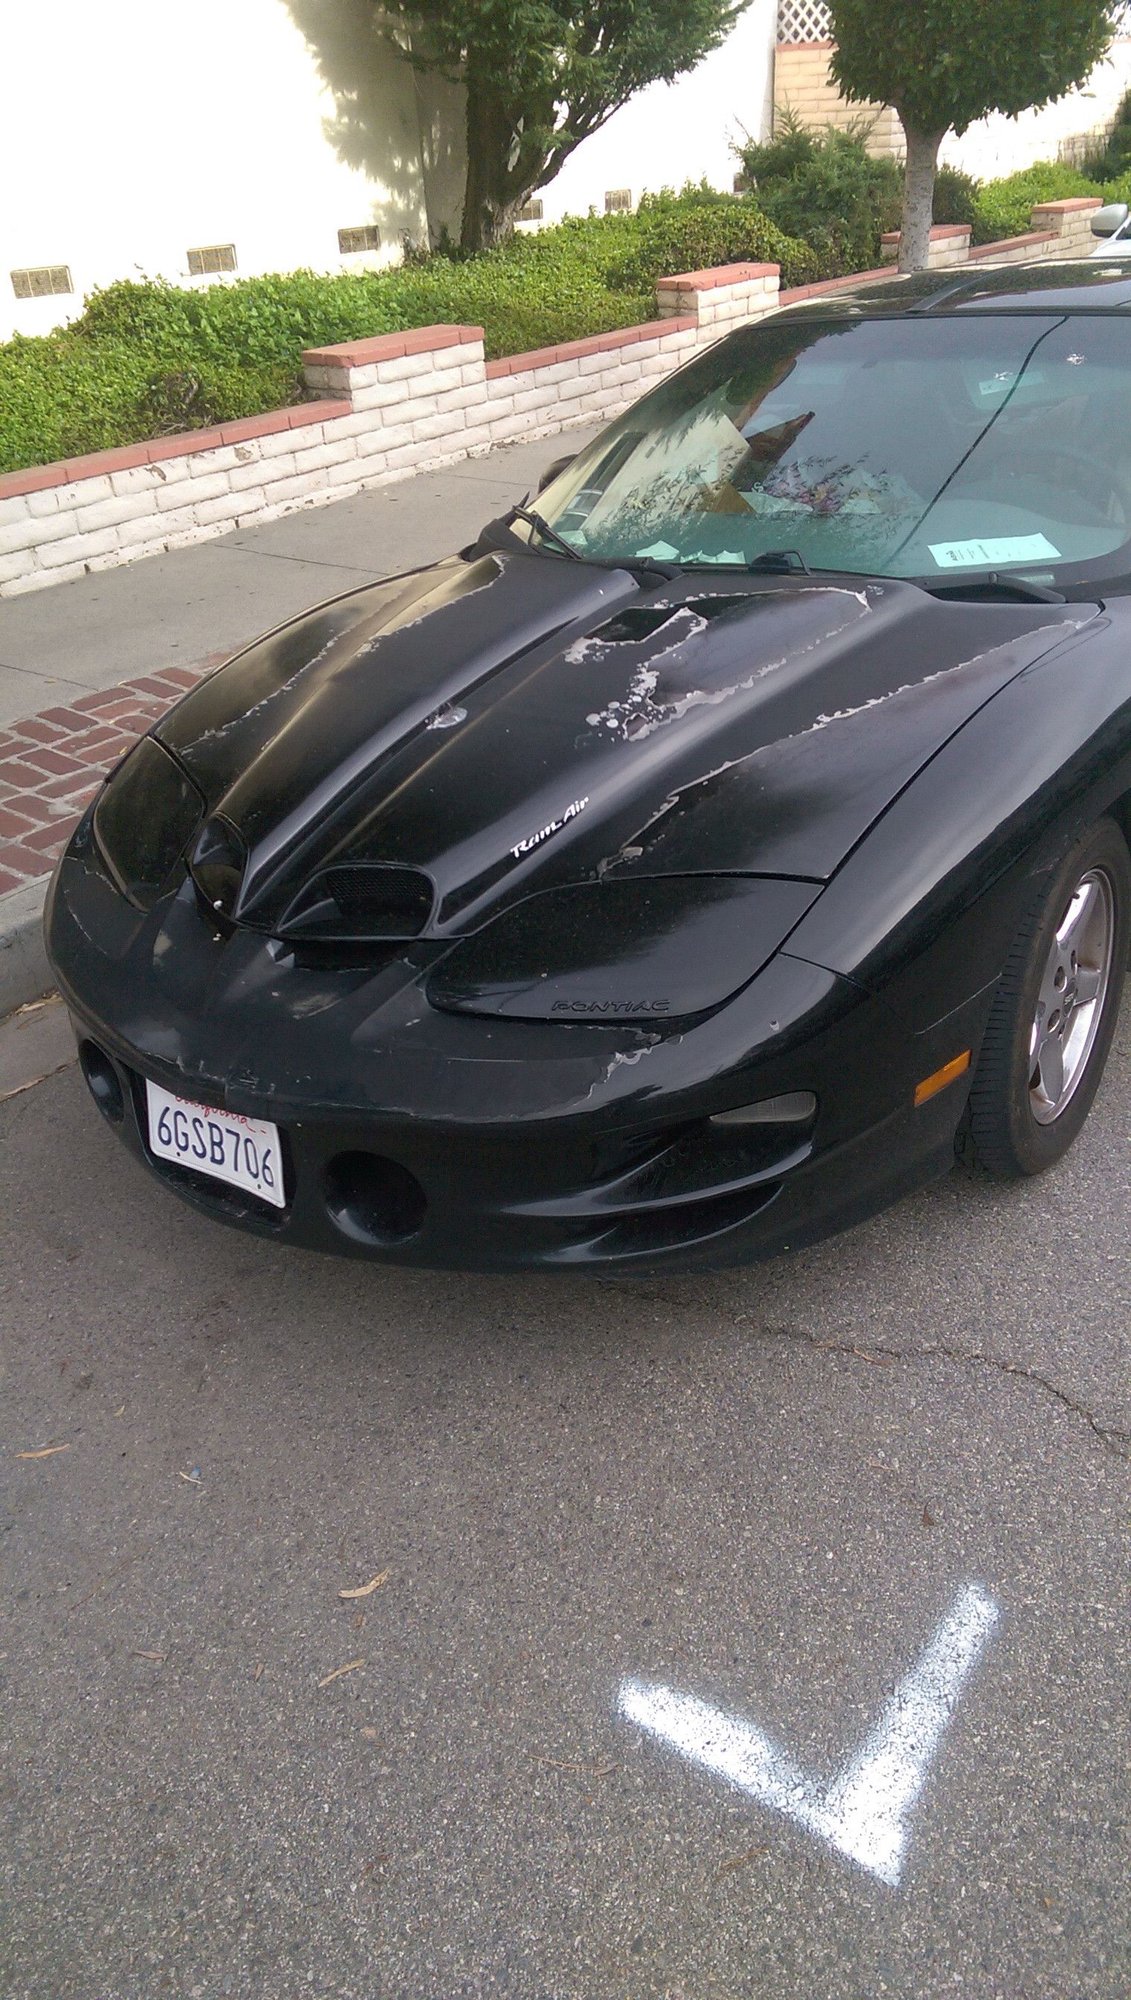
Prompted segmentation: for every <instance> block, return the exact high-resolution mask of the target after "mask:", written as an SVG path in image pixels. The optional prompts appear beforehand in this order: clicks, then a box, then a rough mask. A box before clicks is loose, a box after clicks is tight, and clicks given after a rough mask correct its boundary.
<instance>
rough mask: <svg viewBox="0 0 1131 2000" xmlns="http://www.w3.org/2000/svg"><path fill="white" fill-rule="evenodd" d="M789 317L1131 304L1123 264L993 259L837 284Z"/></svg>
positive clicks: (1118, 308) (1099, 308)
mask: <svg viewBox="0 0 1131 2000" xmlns="http://www.w3.org/2000/svg"><path fill="white" fill-rule="evenodd" d="M782 310H783V312H787V313H788V314H789V315H790V317H791V318H797V319H802V318H812V319H817V318H820V319H828V318H829V317H830V316H832V315H836V316H837V317H839V316H840V315H842V314H843V315H844V317H845V318H850V319H857V318H860V317H861V316H865V317H867V318H869V319H871V318H880V317H885V316H887V315H889V314H897V313H898V314H913V315H914V316H915V317H916V318H918V317H919V316H920V315H924V316H928V315H929V316H930V317H931V318H936V317H938V316H939V315H940V314H946V313H969V312H979V313H988V312H1013V313H1019V312H1021V313H1030V312H1031V313H1050V312H1052V313H1065V312H1068V313H1096V312H1102V313H1122V312H1128V311H1131V270H1129V269H1128V266H1127V263H1126V262H1123V263H1113V264H1112V265H1110V266H1109V265H1105V264H1103V263H1102V262H1096V261H1094V260H1091V259H1089V261H1088V262H1086V263H1078V264H1069V263H1063V264H1059V263H1055V262H1053V261H1052V260H1051V259H1049V260H1048V261H1047V262H1044V263H1040V264H993V263H990V262H989V261H988V260H987V261H986V262H982V261H979V262H978V263H977V265H975V266H973V267H971V268H967V269H964V270H959V271H954V270H951V271H914V272H908V273H906V274H904V275H902V276H893V277H891V278H880V279H875V278H873V279H871V280H870V281H869V282H867V283H865V284H862V285H853V286H851V287H847V286H846V287H843V288H841V287H839V286H838V288H837V289H836V290H835V291H829V292H827V293H825V294H824V296H822V295H821V294H820V293H816V294H815V295H813V296H810V297H809V298H807V299H805V300H804V301H799V302H798V303H797V304H796V305H786V306H783V308H782Z"/></svg>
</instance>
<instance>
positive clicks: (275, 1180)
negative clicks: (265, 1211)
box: [145, 1078, 286, 1208]
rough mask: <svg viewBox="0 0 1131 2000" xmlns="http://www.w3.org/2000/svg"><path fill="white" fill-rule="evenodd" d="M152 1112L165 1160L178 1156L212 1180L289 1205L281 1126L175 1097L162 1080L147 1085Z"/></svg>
mask: <svg viewBox="0 0 1131 2000" xmlns="http://www.w3.org/2000/svg"><path fill="white" fill-rule="evenodd" d="M145 1096H146V1105H147V1109H148V1112H149V1145H150V1150H151V1152H154V1153H156V1155H157V1157H158V1159H159V1160H175V1162H176V1164H177V1165H178V1166H179V1167H191V1168H192V1169H193V1171H194V1172H195V1173H198V1174H207V1175H208V1176H209V1178H210V1179H211V1180H214V1181H227V1183H228V1186H229V1187H237V1188H243V1190H244V1192H245V1193H246V1194H257V1195H258V1196H259V1199H260V1200H261V1201H270V1202H273V1203H274V1205H275V1207H276V1208H284V1207H285V1206H286V1196H285V1195H284V1193H283V1155H282V1151H281V1149H280V1146H279V1128H278V1126H277V1125H271V1124H269V1123H268V1121H267V1119H266V1118H241V1117H240V1116H239V1114H238V1113H237V1112H235V1111H217V1110H216V1109H215V1108H214V1107H213V1106H212V1105H210V1104H194V1103H193V1102H192V1100H191V1099H190V1098H187V1097H174V1096H173V1093H172V1091H169V1090H162V1088H161V1086H160V1084H158V1083H150V1082H149V1080H148V1078H147V1079H146V1084H145Z"/></svg>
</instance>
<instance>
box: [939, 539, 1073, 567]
mask: <svg viewBox="0 0 1131 2000" xmlns="http://www.w3.org/2000/svg"><path fill="white" fill-rule="evenodd" d="M927 546H928V547H929V549H930V551H931V554H932V555H933V556H934V559H935V561H936V563H937V564H938V566H939V568H940V569H984V568H985V567H986V566H987V564H993V563H1019V562H1048V561H1049V559H1050V557H1051V558H1053V559H1055V558H1057V557H1059V555H1060V550H1059V549H1054V547H1053V545H1052V543H1051V542H1050V541H1049V539H1048V536H1047V535H994V536H993V537H992V538H991V539H990V540H989V541H985V542H929V543H928V545H927Z"/></svg>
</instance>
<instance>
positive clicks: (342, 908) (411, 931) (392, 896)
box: [282, 861, 435, 943]
mask: <svg viewBox="0 0 1131 2000" xmlns="http://www.w3.org/2000/svg"><path fill="white" fill-rule="evenodd" d="M434 901H435V890H434V889H433V886H432V880H431V877H430V876H428V875H425V874H424V872H423V870H421V869H419V868H398V867H394V866H392V865H391V864H390V863H388V862H380V861H352V862H341V863H339V864H338V866H337V867H334V868H327V869H326V870H325V871H324V873H323V874H321V875H318V876H316V877H315V879H314V881H313V882H312V883H311V884H310V886H309V888H308V889H306V890H305V891H304V892H303V894H302V896H301V897H300V898H299V900H298V902H297V903H296V904H295V905H294V906H293V908H292V909H291V911H290V913H289V915H288V917H287V919H286V922H285V923H284V924H283V926H282V935H283V936H284V937H303V938H311V939H318V938H325V939H331V938H335V939H340V940H343V941H346V942H357V943H361V942H364V941H366V940H368V939H374V940H377V939H386V938H387V939H396V938H414V937H419V935H420V933H421V931H422V930H423V929H424V927H425V925H426V924H427V922H428V919H429V917H430V916H431V914H432V905H433V902H434Z"/></svg>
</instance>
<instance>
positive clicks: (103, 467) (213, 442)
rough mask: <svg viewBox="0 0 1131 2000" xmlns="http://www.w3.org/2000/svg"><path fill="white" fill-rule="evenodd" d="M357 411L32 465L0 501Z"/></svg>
mask: <svg viewBox="0 0 1131 2000" xmlns="http://www.w3.org/2000/svg"><path fill="white" fill-rule="evenodd" d="M352 412H353V405H352V403H350V402H348V401H346V400H345V399H344V398H342V397H332V398H324V399H323V400H322V401H321V402H318V403H293V404H292V405H291V406H290V407H289V408H288V409H285V410H266V411H264V413H263V415H262V416H259V417H238V418H234V419H233V420H232V422H231V423H227V424H217V425H215V426H214V427H213V429H211V430H201V431H180V432H178V433H177V434H176V436H174V437H159V438H145V439H143V440H142V441H141V443H140V444H122V445H115V446H113V447H112V448H111V449H110V450H109V451H91V452H87V453H86V455H85V456H84V457H82V458H63V459H57V460H56V461H55V462H54V463H53V464H51V465H31V466H28V467H27V468H26V469H25V470H24V471H22V472H5V473H0V500H14V499H16V498H18V497H19V495H21V494H24V493H42V492H44V491H45V490H46V488H47V487H49V486H69V485H70V484H71V483H72V482H73V481H75V480H79V479H98V478H104V477H105V476H106V474H107V473H110V472H131V471H132V470H133V469H134V467H135V466H138V465H156V464H158V463H159V461H160V460H161V459H164V458H191V457H193V455H194V454H195V453H197V452H201V451H215V450H216V449H217V447H218V446H220V445H225V444H241V443H243V442H245V441H246V440H248V439H251V438H257V437H270V436H271V435H272V433H274V432H277V431H289V430H302V429H304V428H306V427H307V426H309V425H311V424H324V423H327V422H328V421H329V420H330V419H331V418H333V417H348V416H350V415H352Z"/></svg>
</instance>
